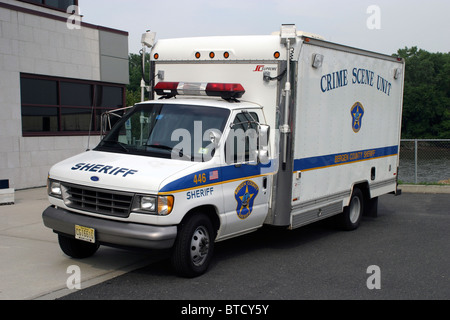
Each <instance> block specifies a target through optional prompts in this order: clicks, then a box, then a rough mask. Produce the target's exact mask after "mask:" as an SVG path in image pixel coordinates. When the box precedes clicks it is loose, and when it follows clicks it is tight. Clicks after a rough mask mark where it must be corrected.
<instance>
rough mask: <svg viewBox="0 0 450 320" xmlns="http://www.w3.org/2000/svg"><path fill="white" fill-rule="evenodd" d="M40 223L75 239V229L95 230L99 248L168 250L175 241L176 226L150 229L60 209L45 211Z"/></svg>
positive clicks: (149, 226)
mask: <svg viewBox="0 0 450 320" xmlns="http://www.w3.org/2000/svg"><path fill="white" fill-rule="evenodd" d="M42 219H43V221H44V225H45V226H46V227H47V228H50V229H53V231H55V232H56V233H60V234H65V235H69V236H75V225H80V226H84V227H89V228H93V229H95V236H96V240H97V241H98V243H99V244H103V245H112V246H125V247H135V248H144V249H169V248H171V247H172V246H173V244H174V243H175V238H176V237H177V227H176V226H154V225H144V224H137V223H128V222H120V221H113V220H106V219H100V218H96V217H90V216H84V215H81V214H77V213H73V212H70V211H67V210H64V209H60V208H55V207H49V208H47V209H46V210H45V211H44V212H43V214H42Z"/></svg>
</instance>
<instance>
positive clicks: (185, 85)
mask: <svg viewBox="0 0 450 320" xmlns="http://www.w3.org/2000/svg"><path fill="white" fill-rule="evenodd" d="M155 92H156V94H157V95H159V96H176V95H189V96H208V97H221V98H222V99H226V100H228V99H239V98H241V97H242V96H243V95H244V93H245V89H244V87H243V86H242V85H241V84H239V83H203V82H163V81H162V82H158V84H157V85H156V86H155Z"/></svg>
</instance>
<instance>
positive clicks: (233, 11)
mask: <svg viewBox="0 0 450 320" xmlns="http://www.w3.org/2000/svg"><path fill="white" fill-rule="evenodd" d="M78 4H79V7H80V8H79V9H80V12H81V15H83V21H84V22H87V23H91V24H96V25H101V26H104V27H110V28H114V29H119V30H123V31H127V32H128V33H129V52H130V53H139V50H140V49H141V48H142V45H141V35H142V34H143V33H144V32H145V31H147V30H151V31H154V32H156V34H157V39H165V38H180V37H181V38H182V37H197V36H221V35H266V34H271V33H272V32H274V31H279V30H280V27H281V25H282V24H295V25H296V26H297V30H302V31H306V32H311V33H314V34H318V35H321V36H322V37H324V38H325V39H326V40H328V41H331V42H336V43H340V44H344V45H348V46H353V47H357V48H361V49H366V50H370V51H375V52H380V53H385V54H393V53H396V52H397V50H398V49H402V48H405V47H412V46H417V47H419V48H420V49H424V50H426V51H429V52H445V53H447V52H450V37H449V33H450V19H449V18H448V14H449V12H450V1H448V0H427V1H423V0H420V1H419V0H334V1H333V0H195V1H188V0H79V1H78Z"/></svg>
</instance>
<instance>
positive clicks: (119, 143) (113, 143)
mask: <svg viewBox="0 0 450 320" xmlns="http://www.w3.org/2000/svg"><path fill="white" fill-rule="evenodd" d="M104 143H110V144H111V145H112V146H119V147H121V148H122V150H124V151H125V152H126V153H130V149H128V148H127V147H125V143H122V142H119V141H115V140H103V141H102V142H101V146H100V147H104ZM112 146H111V147H112Z"/></svg>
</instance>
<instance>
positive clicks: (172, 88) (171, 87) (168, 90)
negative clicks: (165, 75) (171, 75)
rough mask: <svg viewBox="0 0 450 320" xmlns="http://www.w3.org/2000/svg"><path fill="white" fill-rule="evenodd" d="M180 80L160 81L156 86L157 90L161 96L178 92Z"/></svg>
mask: <svg viewBox="0 0 450 320" xmlns="http://www.w3.org/2000/svg"><path fill="white" fill-rule="evenodd" d="M178 85H179V82H158V83H157V84H156V86H155V92H156V94H157V95H159V96H163V95H166V94H174V95H176V94H177V89H178Z"/></svg>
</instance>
